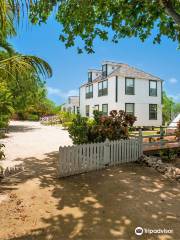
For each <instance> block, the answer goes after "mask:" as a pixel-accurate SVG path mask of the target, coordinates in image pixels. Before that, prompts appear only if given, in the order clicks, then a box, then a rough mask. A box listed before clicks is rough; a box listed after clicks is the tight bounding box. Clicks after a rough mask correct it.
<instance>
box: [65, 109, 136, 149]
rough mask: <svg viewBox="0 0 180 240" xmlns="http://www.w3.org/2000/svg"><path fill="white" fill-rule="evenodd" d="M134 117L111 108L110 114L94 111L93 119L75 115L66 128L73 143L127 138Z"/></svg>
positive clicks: (134, 119)
mask: <svg viewBox="0 0 180 240" xmlns="http://www.w3.org/2000/svg"><path fill="white" fill-rule="evenodd" d="M135 121H136V117H134V116H132V115H129V114H126V113H125V112H124V111H122V110H120V111H116V110H113V111H111V112H110V116H103V115H102V113H101V112H98V111H94V120H91V121H89V120H88V118H84V117H81V116H77V117H76V118H75V119H74V120H73V122H72V125H71V126H70V127H69V128H68V130H69V134H70V137H71V138H72V140H73V143H74V144H83V143H93V142H104V141H105V140H106V138H108V139H109V140H118V139H127V138H128V128H129V127H132V126H133V124H134V122H135Z"/></svg>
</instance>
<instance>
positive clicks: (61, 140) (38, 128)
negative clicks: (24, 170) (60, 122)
mask: <svg viewBox="0 0 180 240" xmlns="http://www.w3.org/2000/svg"><path fill="white" fill-rule="evenodd" d="M1 142H2V143H4V144H5V146H6V148H5V155H6V161H3V163H2V165H3V166H13V165H18V164H20V163H23V159H24V158H28V157H38V158H39V159H42V158H44V154H45V153H49V152H53V151H58V148H59V146H64V145H71V144H72V142H71V140H70V138H69V136H68V132H67V131H65V130H63V129H61V128H60V127H56V126H43V125H41V124H40V123H39V122H29V121H12V122H11V123H10V131H9V134H8V138H6V139H2V140H1Z"/></svg>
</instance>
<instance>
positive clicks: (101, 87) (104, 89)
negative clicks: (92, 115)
mask: <svg viewBox="0 0 180 240" xmlns="http://www.w3.org/2000/svg"><path fill="white" fill-rule="evenodd" d="M107 94H108V81H107V80H105V81H102V82H99V83H98V96H99V97H100V96H106V95H107Z"/></svg>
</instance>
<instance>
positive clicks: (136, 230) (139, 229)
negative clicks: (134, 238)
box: [135, 227, 143, 236]
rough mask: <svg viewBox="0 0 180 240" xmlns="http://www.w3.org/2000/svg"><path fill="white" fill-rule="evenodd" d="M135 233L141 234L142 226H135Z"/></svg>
mask: <svg viewBox="0 0 180 240" xmlns="http://www.w3.org/2000/svg"><path fill="white" fill-rule="evenodd" d="M135 234H136V235H138V236H141V235H142V234H143V228H142V227H137V228H135Z"/></svg>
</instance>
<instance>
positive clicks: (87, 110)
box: [86, 105, 90, 117]
mask: <svg viewBox="0 0 180 240" xmlns="http://www.w3.org/2000/svg"><path fill="white" fill-rule="evenodd" d="M89 112H90V107H89V105H86V117H89Z"/></svg>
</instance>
